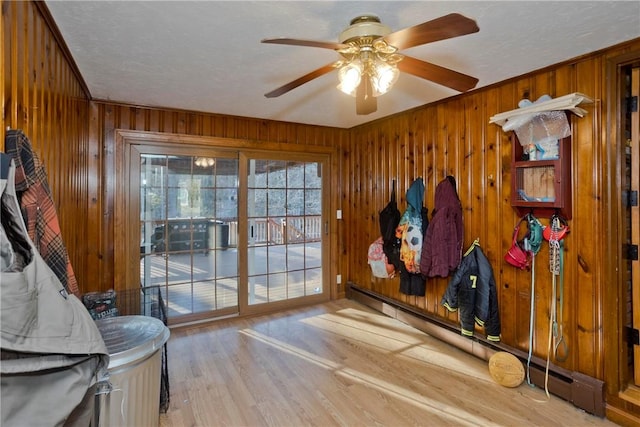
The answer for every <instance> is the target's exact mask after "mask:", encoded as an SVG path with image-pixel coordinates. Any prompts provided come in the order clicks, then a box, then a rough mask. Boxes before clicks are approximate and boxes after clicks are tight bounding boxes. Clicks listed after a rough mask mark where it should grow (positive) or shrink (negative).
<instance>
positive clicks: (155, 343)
mask: <svg viewBox="0 0 640 427" xmlns="http://www.w3.org/2000/svg"><path fill="white" fill-rule="evenodd" d="M96 324H97V325H98V330H99V331H100V333H101V334H102V338H103V339H104V342H105V344H106V346H107V350H108V351H109V357H110V360H109V367H108V371H109V383H110V384H111V387H110V390H108V391H107V392H105V393H102V394H98V395H97V399H96V401H97V404H96V408H95V411H96V415H97V426H99V427H113V426H136V427H142V426H157V425H158V422H159V419H160V409H159V408H160V378H161V367H162V346H163V345H164V344H165V343H166V342H167V340H168V339H169V335H170V333H169V328H167V327H166V326H165V325H164V323H162V321H161V320H159V319H156V318H153V317H148V316H121V317H113V318H106V319H100V320H97V321H96Z"/></svg>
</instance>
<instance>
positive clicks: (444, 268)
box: [420, 176, 463, 277]
mask: <svg viewBox="0 0 640 427" xmlns="http://www.w3.org/2000/svg"><path fill="white" fill-rule="evenodd" d="M462 232H463V225H462V205H461V204H460V199H459V198H458V193H457V191H456V183H455V178H454V177H452V176H448V177H446V178H445V179H443V180H442V181H440V183H439V184H438V186H437V187H436V191H435V200H434V210H433V212H432V217H431V221H430V222H429V227H428V228H427V233H426V235H425V238H424V240H423V242H422V254H421V258H420V272H421V273H422V275H423V276H425V277H436V276H440V277H447V276H449V274H450V273H451V272H452V271H454V270H455V269H456V268H457V267H458V265H459V264H460V260H461V259H462V244H463V236H462Z"/></svg>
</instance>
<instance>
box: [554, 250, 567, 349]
mask: <svg viewBox="0 0 640 427" xmlns="http://www.w3.org/2000/svg"><path fill="white" fill-rule="evenodd" d="M558 251H559V263H560V268H559V274H558V276H559V277H560V287H559V296H558V298H559V307H558V313H557V314H556V323H555V325H554V328H553V335H554V339H555V345H554V353H555V354H554V356H555V359H556V360H557V361H559V362H564V361H565V360H567V357H568V356H569V346H568V345H567V342H566V341H565V340H564V333H563V331H562V324H563V321H562V311H563V306H564V274H563V270H564V243H563V242H562V241H560V242H559V247H558ZM561 345H562V355H560V352H559V351H558V349H559V348H560V346H561Z"/></svg>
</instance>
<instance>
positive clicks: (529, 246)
mask: <svg viewBox="0 0 640 427" xmlns="http://www.w3.org/2000/svg"><path fill="white" fill-rule="evenodd" d="M527 225H528V229H529V230H528V233H527V235H526V237H525V239H524V249H525V250H526V251H527V252H529V254H530V256H531V307H530V311H529V354H528V356H527V384H528V385H529V386H531V387H535V384H533V382H532V381H531V358H532V357H533V339H534V332H533V329H534V325H535V312H536V303H535V298H536V254H537V253H538V252H539V251H540V248H541V247H542V242H543V240H544V239H543V237H542V234H543V230H544V227H543V226H542V224H541V223H540V221H538V218H536V217H535V216H534V215H533V213H532V212H530V213H529V214H527Z"/></svg>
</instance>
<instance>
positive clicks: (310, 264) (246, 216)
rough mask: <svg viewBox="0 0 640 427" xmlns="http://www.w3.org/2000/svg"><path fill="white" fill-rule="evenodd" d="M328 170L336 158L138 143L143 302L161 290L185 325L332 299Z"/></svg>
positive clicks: (134, 157) (135, 171) (172, 315)
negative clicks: (328, 220)
mask: <svg viewBox="0 0 640 427" xmlns="http://www.w3.org/2000/svg"><path fill="white" fill-rule="evenodd" d="M327 164H328V155H310V154H307V153H282V152H277V153H270V152H266V151H265V152H257V153H256V152H253V151H249V150H242V149H239V150H235V151H232V150H228V151H227V150H215V149H213V148H202V147H179V148H176V147H173V146H172V147H169V146H168V145H157V146H156V145H152V144H150V145H148V146H146V145H143V144H138V145H135V146H134V147H133V148H132V150H131V162H130V167H131V172H130V174H131V176H134V177H136V178H135V181H138V180H139V185H136V187H137V188H138V199H137V200H138V201H137V202H136V203H132V204H131V206H132V207H133V206H135V209H136V210H137V211H138V212H137V213H133V212H132V214H133V215H138V218H139V228H138V229H139V232H140V235H139V240H138V241H139V242H140V253H139V266H140V268H139V278H140V287H141V292H142V298H143V301H145V300H146V298H147V295H156V294H159V295H160V296H161V297H162V299H163V302H164V304H165V305H166V307H167V316H168V319H169V322H170V323H172V324H177V323H185V322H192V321H200V320H206V319H212V318H218V317H223V316H229V315H238V314H240V315H243V314H254V313H258V312H264V311H273V310H278V309H286V308H290V307H292V306H295V305H300V304H308V303H312V302H314V301H322V300H327V299H328V298H329V286H328V285H327V283H328V281H327V271H328V269H327V268H326V267H325V262H326V259H327V255H326V249H325V248H326V247H328V224H327V217H328V215H327V209H328V203H327V202H326V200H327V199H328V196H327V188H328V186H327V185H326V183H325V182H326V180H327V176H326V173H325V171H326V170H327ZM134 185H135V184H134ZM136 187H134V188H136ZM138 208H139V209H138ZM133 239H135V237H133V236H132V238H131V240H130V241H133ZM136 252H137V249H136ZM133 256H134V254H132V255H131V257H133Z"/></svg>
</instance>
